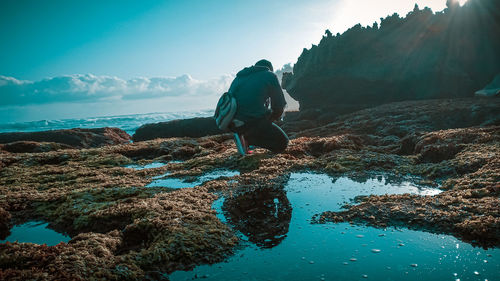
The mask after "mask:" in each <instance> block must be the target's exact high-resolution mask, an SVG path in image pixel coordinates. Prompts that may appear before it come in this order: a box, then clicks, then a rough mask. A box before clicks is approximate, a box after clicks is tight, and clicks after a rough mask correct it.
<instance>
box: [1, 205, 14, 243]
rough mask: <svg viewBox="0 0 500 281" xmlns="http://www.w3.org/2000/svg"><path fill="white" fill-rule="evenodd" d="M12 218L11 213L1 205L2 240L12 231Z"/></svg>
mask: <svg viewBox="0 0 500 281" xmlns="http://www.w3.org/2000/svg"><path fill="white" fill-rule="evenodd" d="M10 218H11V215H10V213H9V212H7V211H5V210H4V209H3V208H2V207H0V240H3V239H5V238H6V237H7V236H8V235H9V233H10V231H9V230H10Z"/></svg>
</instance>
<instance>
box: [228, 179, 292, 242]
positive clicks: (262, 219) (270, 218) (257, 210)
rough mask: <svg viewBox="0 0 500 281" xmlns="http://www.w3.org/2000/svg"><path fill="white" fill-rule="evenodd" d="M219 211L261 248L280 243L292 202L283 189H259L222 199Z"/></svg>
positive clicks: (286, 230) (285, 230)
mask: <svg viewBox="0 0 500 281" xmlns="http://www.w3.org/2000/svg"><path fill="white" fill-rule="evenodd" d="M222 210H223V212H224V216H225V217H226V218H227V220H228V221H229V223H230V224H231V225H232V226H233V227H234V228H235V229H236V230H238V231H240V232H241V233H242V234H244V235H245V236H247V237H248V241H250V242H252V243H254V244H256V245H257V246H259V247H261V248H272V247H274V246H276V245H278V244H280V243H281V241H283V239H285V237H286V234H287V233H288V227H289V225H290V220H291V219H292V205H291V204H290V201H289V200H288V198H287V196H286V192H285V191H284V190H283V189H273V188H261V189H258V190H255V191H252V192H247V193H244V194H241V195H238V196H236V197H232V198H226V200H225V201H224V204H223V206H222Z"/></svg>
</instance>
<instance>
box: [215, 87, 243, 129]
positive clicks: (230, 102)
mask: <svg viewBox="0 0 500 281" xmlns="http://www.w3.org/2000/svg"><path fill="white" fill-rule="evenodd" d="M237 107H238V104H237V103H236V98H235V97H234V96H233V94H232V93H231V92H225V93H224V94H222V96H221V97H220V98H219V102H218V103H217V107H216V108H215V113H214V119H215V123H216V124H217V127H219V129H221V130H223V131H228V130H229V125H231V123H232V122H233V119H234V115H235V114H236V109H237Z"/></svg>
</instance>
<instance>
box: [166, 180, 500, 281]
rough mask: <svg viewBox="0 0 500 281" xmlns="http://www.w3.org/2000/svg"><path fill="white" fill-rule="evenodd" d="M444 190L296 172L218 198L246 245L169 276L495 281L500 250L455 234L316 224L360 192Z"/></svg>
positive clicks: (226, 220)
mask: <svg viewBox="0 0 500 281" xmlns="http://www.w3.org/2000/svg"><path fill="white" fill-rule="evenodd" d="M228 180H229V179H228ZM395 183H397V184H395ZM439 192H440V190H439V189H433V188H428V187H423V186H420V185H415V184H413V181H407V180H404V179H403V180H401V179H400V178H398V177H387V176H378V177H377V176H375V177H369V178H368V179H366V178H362V177H357V178H356V179H355V180H353V179H351V178H347V177H336V178H332V177H330V176H328V175H325V174H311V173H292V174H291V175H290V177H289V179H288V181H287V182H285V183H284V184H283V187H281V188H277V189H264V188H261V189H258V190H256V191H251V192H250V191H248V192H242V193H241V194H237V195H235V196H233V197H231V196H226V197H225V198H224V197H221V198H219V199H218V200H216V201H215V202H214V205H213V208H214V209H215V210H216V212H217V217H218V218H219V219H220V220H221V221H222V222H224V223H227V224H228V225H230V226H231V227H232V228H233V229H234V230H236V232H237V234H238V236H239V237H240V238H241V241H242V246H243V247H241V248H239V249H238V250H237V252H236V253H235V255H233V256H231V257H229V258H228V259H227V260H226V261H225V262H222V263H218V264H214V265H201V266H198V267H196V268H195V269H194V270H193V271H188V272H186V271H176V272H174V273H172V274H170V275H169V279H170V280H174V281H175V280H193V278H194V279H196V278H200V276H202V277H203V278H205V280H218V281H221V280H231V281H233V280H286V281H290V280H292V281H293V280H360V279H364V278H366V277H364V276H367V277H368V278H369V279H370V280H410V281H412V280H414V281H420V280H422V279H428V280H448V279H450V276H451V277H454V279H453V280H455V279H460V280H479V279H478V277H480V278H482V279H481V280H485V279H487V280H493V279H494V276H496V275H498V274H496V275H495V272H498V265H499V261H500V260H499V257H500V255H499V251H498V250H497V249H495V250H482V249H475V248H473V247H472V246H471V245H469V244H467V243H464V242H462V241H459V240H457V239H456V238H454V237H453V236H449V235H437V234H432V233H427V232H422V231H414V230H409V229H405V228H403V229H395V228H389V229H377V228H372V227H365V226H358V225H350V224H349V223H336V224H331V223H328V224H311V219H312V217H313V216H314V215H315V214H319V213H322V212H324V211H327V210H328V211H339V210H341V206H343V205H344V204H345V203H348V202H350V203H352V201H351V200H353V199H354V198H355V197H356V196H367V195H370V194H376V195H382V194H402V193H412V194H418V195H432V194H437V193H439ZM249 242H250V243H249ZM474 272H477V273H479V274H480V275H477V274H476V273H474ZM452 274H456V275H452Z"/></svg>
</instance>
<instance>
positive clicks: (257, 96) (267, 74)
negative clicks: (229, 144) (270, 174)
mask: <svg viewBox="0 0 500 281" xmlns="http://www.w3.org/2000/svg"><path fill="white" fill-rule="evenodd" d="M229 92H232V93H233V95H234V97H235V99H236V102H237V104H238V107H237V108H238V109H237V111H236V115H235V117H234V122H233V126H232V130H233V131H235V132H236V133H237V135H235V136H236V139H235V141H236V144H237V145H238V143H239V142H240V143H241V147H239V148H238V150H239V151H240V153H241V154H245V153H248V146H249V145H253V146H259V147H262V148H267V149H269V150H271V151H272V152H275V153H280V152H283V151H284V150H285V149H286V147H287V145H288V141H289V140H288V136H287V135H286V134H285V132H283V130H282V129H281V128H280V127H278V125H276V124H274V123H273V121H276V120H279V119H280V118H281V115H282V114H283V110H284V109H285V105H286V101H285V97H284V96H283V91H282V90H281V86H280V84H279V82H278V78H277V77H276V75H275V74H274V73H273V65H272V64H271V62H269V61H268V60H260V61H258V62H257V63H256V64H255V65H254V66H250V67H246V68H244V69H243V70H241V71H240V72H238V74H237V75H236V78H235V79H234V80H233V82H232V83H231V87H230V88H229ZM269 105H270V107H271V109H269Z"/></svg>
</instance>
